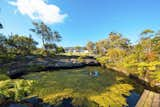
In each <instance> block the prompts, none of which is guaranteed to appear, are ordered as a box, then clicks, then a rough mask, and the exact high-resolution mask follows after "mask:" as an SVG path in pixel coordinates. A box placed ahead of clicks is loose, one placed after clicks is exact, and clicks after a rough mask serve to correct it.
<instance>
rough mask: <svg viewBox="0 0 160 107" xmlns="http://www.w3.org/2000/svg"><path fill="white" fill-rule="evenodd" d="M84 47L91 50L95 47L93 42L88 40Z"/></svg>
mask: <svg viewBox="0 0 160 107" xmlns="http://www.w3.org/2000/svg"><path fill="white" fill-rule="evenodd" d="M86 48H87V50H88V51H90V52H93V51H94V49H95V44H94V43H93V42H91V41H89V42H88V43H87V45H86Z"/></svg>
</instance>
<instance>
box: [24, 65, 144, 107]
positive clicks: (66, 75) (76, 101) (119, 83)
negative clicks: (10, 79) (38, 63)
mask: <svg viewBox="0 0 160 107" xmlns="http://www.w3.org/2000/svg"><path fill="white" fill-rule="evenodd" d="M22 78H24V79H25V80H36V83H35V84H34V86H33V92H32V95H33V96H37V97H38V98H41V99H43V101H44V102H47V103H48V104H51V105H54V106H55V107H99V106H102V107H109V106H110V107H122V106H129V107H134V106H135V104H136V102H137V100H138V99H139V97H140V94H141V92H142V91H143V87H142V86H141V85H139V84H137V83H135V82H134V81H133V80H131V79H129V78H128V77H126V76H124V75H123V74H120V73H118V72H115V71H111V70H108V69H103V68H101V67H85V68H80V69H67V70H55V71H50V72H37V73H30V74H27V75H25V76H23V77H22Z"/></svg>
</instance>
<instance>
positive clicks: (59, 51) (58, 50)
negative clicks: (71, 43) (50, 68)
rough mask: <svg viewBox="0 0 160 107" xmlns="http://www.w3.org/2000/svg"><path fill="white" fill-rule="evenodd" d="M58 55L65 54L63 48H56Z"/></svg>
mask: <svg viewBox="0 0 160 107" xmlns="http://www.w3.org/2000/svg"><path fill="white" fill-rule="evenodd" d="M56 53H65V50H64V48H63V47H57V48H56Z"/></svg>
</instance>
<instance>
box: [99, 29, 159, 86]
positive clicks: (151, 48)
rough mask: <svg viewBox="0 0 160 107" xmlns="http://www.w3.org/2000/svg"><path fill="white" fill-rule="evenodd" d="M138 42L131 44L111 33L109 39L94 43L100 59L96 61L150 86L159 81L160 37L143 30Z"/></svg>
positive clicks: (148, 30) (150, 31) (151, 31)
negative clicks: (131, 75)
mask: <svg viewBox="0 0 160 107" xmlns="http://www.w3.org/2000/svg"><path fill="white" fill-rule="evenodd" d="M140 35H141V37H140V40H139V42H138V43H136V44H131V43H130V40H129V39H127V38H124V37H123V36H122V35H121V34H119V33H113V32H111V33H110V34H109V37H108V38H107V39H105V40H101V41H99V42H97V43H96V50H97V52H98V53H99V55H100V57H98V58H97V60H98V61H99V62H100V63H101V64H102V65H103V66H104V65H105V66H108V67H112V68H113V67H116V68H118V69H120V70H125V71H127V72H129V73H131V74H133V75H136V76H138V77H139V78H141V79H143V80H146V81H148V82H150V83H151V85H156V84H158V83H159V82H160V81H159V80H160V77H158V76H157V75H158V74H159V65H160V59H159V57H160V53H159V49H160V35H159V33H154V31H153V30H151V29H146V30H144V31H143V32H142V33H141V34H140Z"/></svg>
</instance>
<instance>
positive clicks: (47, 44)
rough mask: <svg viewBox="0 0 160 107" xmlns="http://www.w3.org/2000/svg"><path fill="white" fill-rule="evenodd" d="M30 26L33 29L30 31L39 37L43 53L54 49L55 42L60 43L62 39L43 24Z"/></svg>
mask: <svg viewBox="0 0 160 107" xmlns="http://www.w3.org/2000/svg"><path fill="white" fill-rule="evenodd" d="M32 24H33V25H34V28H33V29H30V30H31V31H32V32H34V33H36V34H37V35H39V36H40V37H41V39H42V44H43V47H44V49H45V51H46V52H47V51H48V50H49V49H52V48H56V47H55V45H56V44H55V42H60V41H61V39H62V37H61V35H60V34H59V32H57V31H52V30H51V28H50V27H48V26H47V25H46V24H45V23H43V22H33V23H32Z"/></svg>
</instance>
